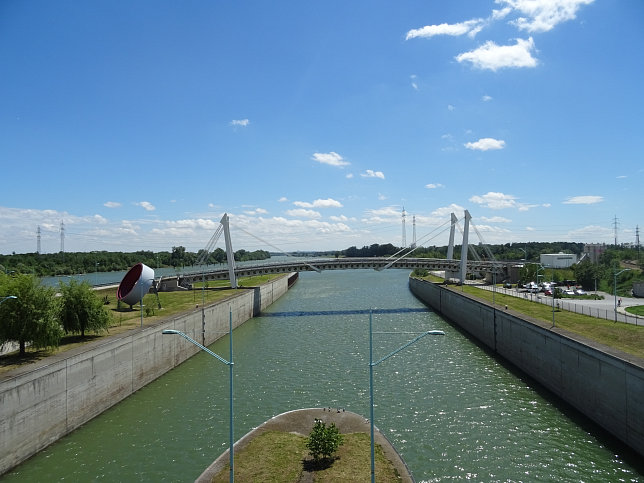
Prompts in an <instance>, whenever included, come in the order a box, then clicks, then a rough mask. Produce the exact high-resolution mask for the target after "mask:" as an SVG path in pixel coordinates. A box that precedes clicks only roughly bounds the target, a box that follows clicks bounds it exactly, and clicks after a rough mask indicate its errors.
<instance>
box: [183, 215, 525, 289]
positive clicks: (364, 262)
mask: <svg viewBox="0 0 644 483" xmlns="http://www.w3.org/2000/svg"><path fill="white" fill-rule="evenodd" d="M470 219H471V216H470V214H469V212H468V211H467V210H465V216H464V225H465V226H464V229H463V230H462V232H463V243H462V245H461V258H460V260H454V259H453V253H454V229H455V227H456V226H458V225H457V223H458V220H457V219H456V216H455V215H454V213H452V215H451V229H450V237H449V246H448V250H447V259H438V258H411V257H410V256H409V255H411V253H413V250H414V249H415V246H414V247H406V248H404V249H403V250H401V251H406V253H405V254H404V255H401V256H400V257H398V258H395V257H396V256H397V255H398V254H396V255H393V256H391V257H389V258H376V257H373V258H327V259H319V258H317V259H311V260H294V261H292V262H279V263H266V264H262V265H252V266H236V264H235V259H234V251H233V248H232V243H231V237H230V227H229V219H228V215H227V214H224V216H223V217H222V218H221V222H220V223H221V225H220V227H219V228H218V229H217V231H216V232H215V234H214V235H213V237H212V238H211V239H210V241H209V242H208V245H207V246H206V249H205V250H203V253H202V255H201V257H200V259H199V260H198V262H197V264H198V265H200V264H204V265H205V262H206V261H207V259H208V256H209V254H210V250H211V249H212V247H213V246H214V245H215V243H216V242H217V240H218V239H219V237H220V236H221V234H222V233H223V235H224V239H225V242H226V257H227V260H228V264H227V265H228V268H227V269H226V270H222V269H220V270H207V269H206V268H204V270H203V271H202V272H197V273H192V274H186V275H182V276H180V277H179V279H178V284H179V285H181V286H184V287H185V286H189V285H192V284H193V283H195V282H200V281H211V280H223V279H228V280H230V284H231V287H233V288H237V278H238V277H249V276H254V275H264V274H270V273H291V272H304V271H317V272H321V271H323V270H354V269H373V270H385V269H388V268H398V269H409V270H414V269H416V268H422V269H426V270H428V271H440V272H445V278H446V279H452V278H455V279H458V281H459V283H464V281H465V279H466V275H467V273H484V274H486V278H489V279H490V280H495V281H502V280H505V279H507V278H508V277H509V275H510V267H511V266H513V265H516V263H514V262H499V261H496V260H494V257H493V255H492V254H491V252H490V251H489V249H488V248H487V246H485V248H486V249H487V251H488V254H487V256H488V259H487V260H481V259H480V257H478V255H476V251H473V253H474V255H475V256H476V259H475V260H468V258H467V254H468V248H471V247H469V244H468V235H469V225H470ZM459 229H460V226H459ZM475 229H476V227H475ZM477 233H478V230H477ZM479 237H480V234H479ZM206 266H207V265H206Z"/></svg>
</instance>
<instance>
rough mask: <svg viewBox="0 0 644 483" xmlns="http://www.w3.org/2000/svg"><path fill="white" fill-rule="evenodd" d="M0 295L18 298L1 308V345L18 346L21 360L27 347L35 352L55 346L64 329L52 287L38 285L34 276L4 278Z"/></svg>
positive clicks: (0, 283) (1, 280)
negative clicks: (29, 345)
mask: <svg viewBox="0 0 644 483" xmlns="http://www.w3.org/2000/svg"><path fill="white" fill-rule="evenodd" d="M0 293H1V294H4V296H8V295H15V296H16V297H18V298H17V299H15V300H6V301H5V302H4V303H3V304H2V305H0V344H4V343H5V342H9V341H13V342H18V345H19V347H20V355H21V356H22V355H25V348H26V346H27V344H28V343H29V344H31V346H32V347H34V348H36V349H43V348H49V347H57V346H58V344H59V343H60V338H61V337H62V335H63V329H62V327H61V326H60V323H59V322H58V318H57V317H56V315H57V314H56V299H55V290H54V289H53V287H45V286H43V285H41V284H40V280H39V279H37V278H36V277H34V276H33V275H22V274H14V275H4V274H3V275H2V277H1V278H0Z"/></svg>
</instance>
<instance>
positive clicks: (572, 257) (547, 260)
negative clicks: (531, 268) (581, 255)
mask: <svg viewBox="0 0 644 483" xmlns="http://www.w3.org/2000/svg"><path fill="white" fill-rule="evenodd" d="M539 261H540V262H541V265H543V266H545V267H548V268H568V267H570V266H571V265H574V264H575V263H577V255H576V254H574V253H543V254H541V255H539Z"/></svg>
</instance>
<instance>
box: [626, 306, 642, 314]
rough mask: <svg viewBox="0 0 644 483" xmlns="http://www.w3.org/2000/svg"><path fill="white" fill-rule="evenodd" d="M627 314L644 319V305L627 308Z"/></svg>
mask: <svg viewBox="0 0 644 483" xmlns="http://www.w3.org/2000/svg"><path fill="white" fill-rule="evenodd" d="M626 312H628V313H629V314H633V315H637V316H640V317H644V305H636V306H635V307H626Z"/></svg>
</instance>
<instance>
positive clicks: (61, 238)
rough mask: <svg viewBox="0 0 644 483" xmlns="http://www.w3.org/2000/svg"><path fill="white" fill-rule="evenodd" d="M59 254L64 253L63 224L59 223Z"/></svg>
mask: <svg viewBox="0 0 644 483" xmlns="http://www.w3.org/2000/svg"><path fill="white" fill-rule="evenodd" d="M60 253H63V254H64V253H65V223H64V222H63V221H62V220H61V221H60Z"/></svg>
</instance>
